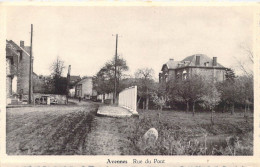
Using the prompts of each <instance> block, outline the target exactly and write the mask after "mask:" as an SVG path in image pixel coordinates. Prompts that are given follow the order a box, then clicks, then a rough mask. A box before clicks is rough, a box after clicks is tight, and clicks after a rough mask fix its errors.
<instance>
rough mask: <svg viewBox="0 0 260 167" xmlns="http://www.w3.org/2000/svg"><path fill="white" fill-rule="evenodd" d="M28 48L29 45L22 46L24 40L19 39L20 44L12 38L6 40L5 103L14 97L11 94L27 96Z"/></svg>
mask: <svg viewBox="0 0 260 167" xmlns="http://www.w3.org/2000/svg"><path fill="white" fill-rule="evenodd" d="M29 50H30V47H26V46H24V41H20V46H19V45H17V44H16V43H15V42H13V41H12V40H9V41H8V40H7V41H6V69H7V71H6V87H7V89H6V92H7V94H6V96H7V99H8V102H7V103H10V99H11V98H14V97H13V96H15V95H26V96H27V97H28V94H29V70H30V54H29V53H28V51H29ZM32 64H33V62H32ZM31 67H32V66H31ZM26 96H24V97H26Z"/></svg>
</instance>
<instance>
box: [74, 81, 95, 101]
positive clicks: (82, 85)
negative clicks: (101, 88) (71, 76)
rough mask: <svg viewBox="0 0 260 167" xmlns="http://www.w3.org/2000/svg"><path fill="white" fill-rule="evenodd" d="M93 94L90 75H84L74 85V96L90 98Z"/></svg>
mask: <svg viewBox="0 0 260 167" xmlns="http://www.w3.org/2000/svg"><path fill="white" fill-rule="evenodd" d="M92 95H93V82H92V77H85V78H83V79H82V80H81V81H79V82H78V83H76V85H75V97H81V98H84V99H90V98H91V96H92Z"/></svg>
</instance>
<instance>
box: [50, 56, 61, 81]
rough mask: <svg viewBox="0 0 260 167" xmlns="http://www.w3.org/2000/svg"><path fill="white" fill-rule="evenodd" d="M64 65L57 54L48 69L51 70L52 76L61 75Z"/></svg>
mask: <svg viewBox="0 0 260 167" xmlns="http://www.w3.org/2000/svg"><path fill="white" fill-rule="evenodd" d="M64 68H65V66H64V61H62V60H61V59H60V57H59V56H58V57H57V58H56V60H55V61H54V62H53V63H52V65H51V67H50V69H51V71H52V73H51V74H52V76H54V77H55V76H58V77H61V75H62V73H63V70H64Z"/></svg>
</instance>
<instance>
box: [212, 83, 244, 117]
mask: <svg viewBox="0 0 260 167" xmlns="http://www.w3.org/2000/svg"><path fill="white" fill-rule="evenodd" d="M217 88H218V91H219V93H220V94H221V100H222V101H223V102H224V103H225V104H227V105H231V114H234V112H235V103H237V102H238V103H239V102H240V101H241V94H240V92H239V91H240V89H241V86H240V84H239V82H238V80H237V79H234V80H225V81H224V82H222V83H218V86H217Z"/></svg>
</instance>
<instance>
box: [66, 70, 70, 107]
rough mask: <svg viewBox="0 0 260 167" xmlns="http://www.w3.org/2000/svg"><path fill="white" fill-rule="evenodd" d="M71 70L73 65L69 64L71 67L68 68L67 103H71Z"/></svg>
mask: <svg viewBox="0 0 260 167" xmlns="http://www.w3.org/2000/svg"><path fill="white" fill-rule="evenodd" d="M70 70H71V65H69V68H68V74H67V92H66V93H67V104H68V103H69V90H70V88H69V84H70Z"/></svg>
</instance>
